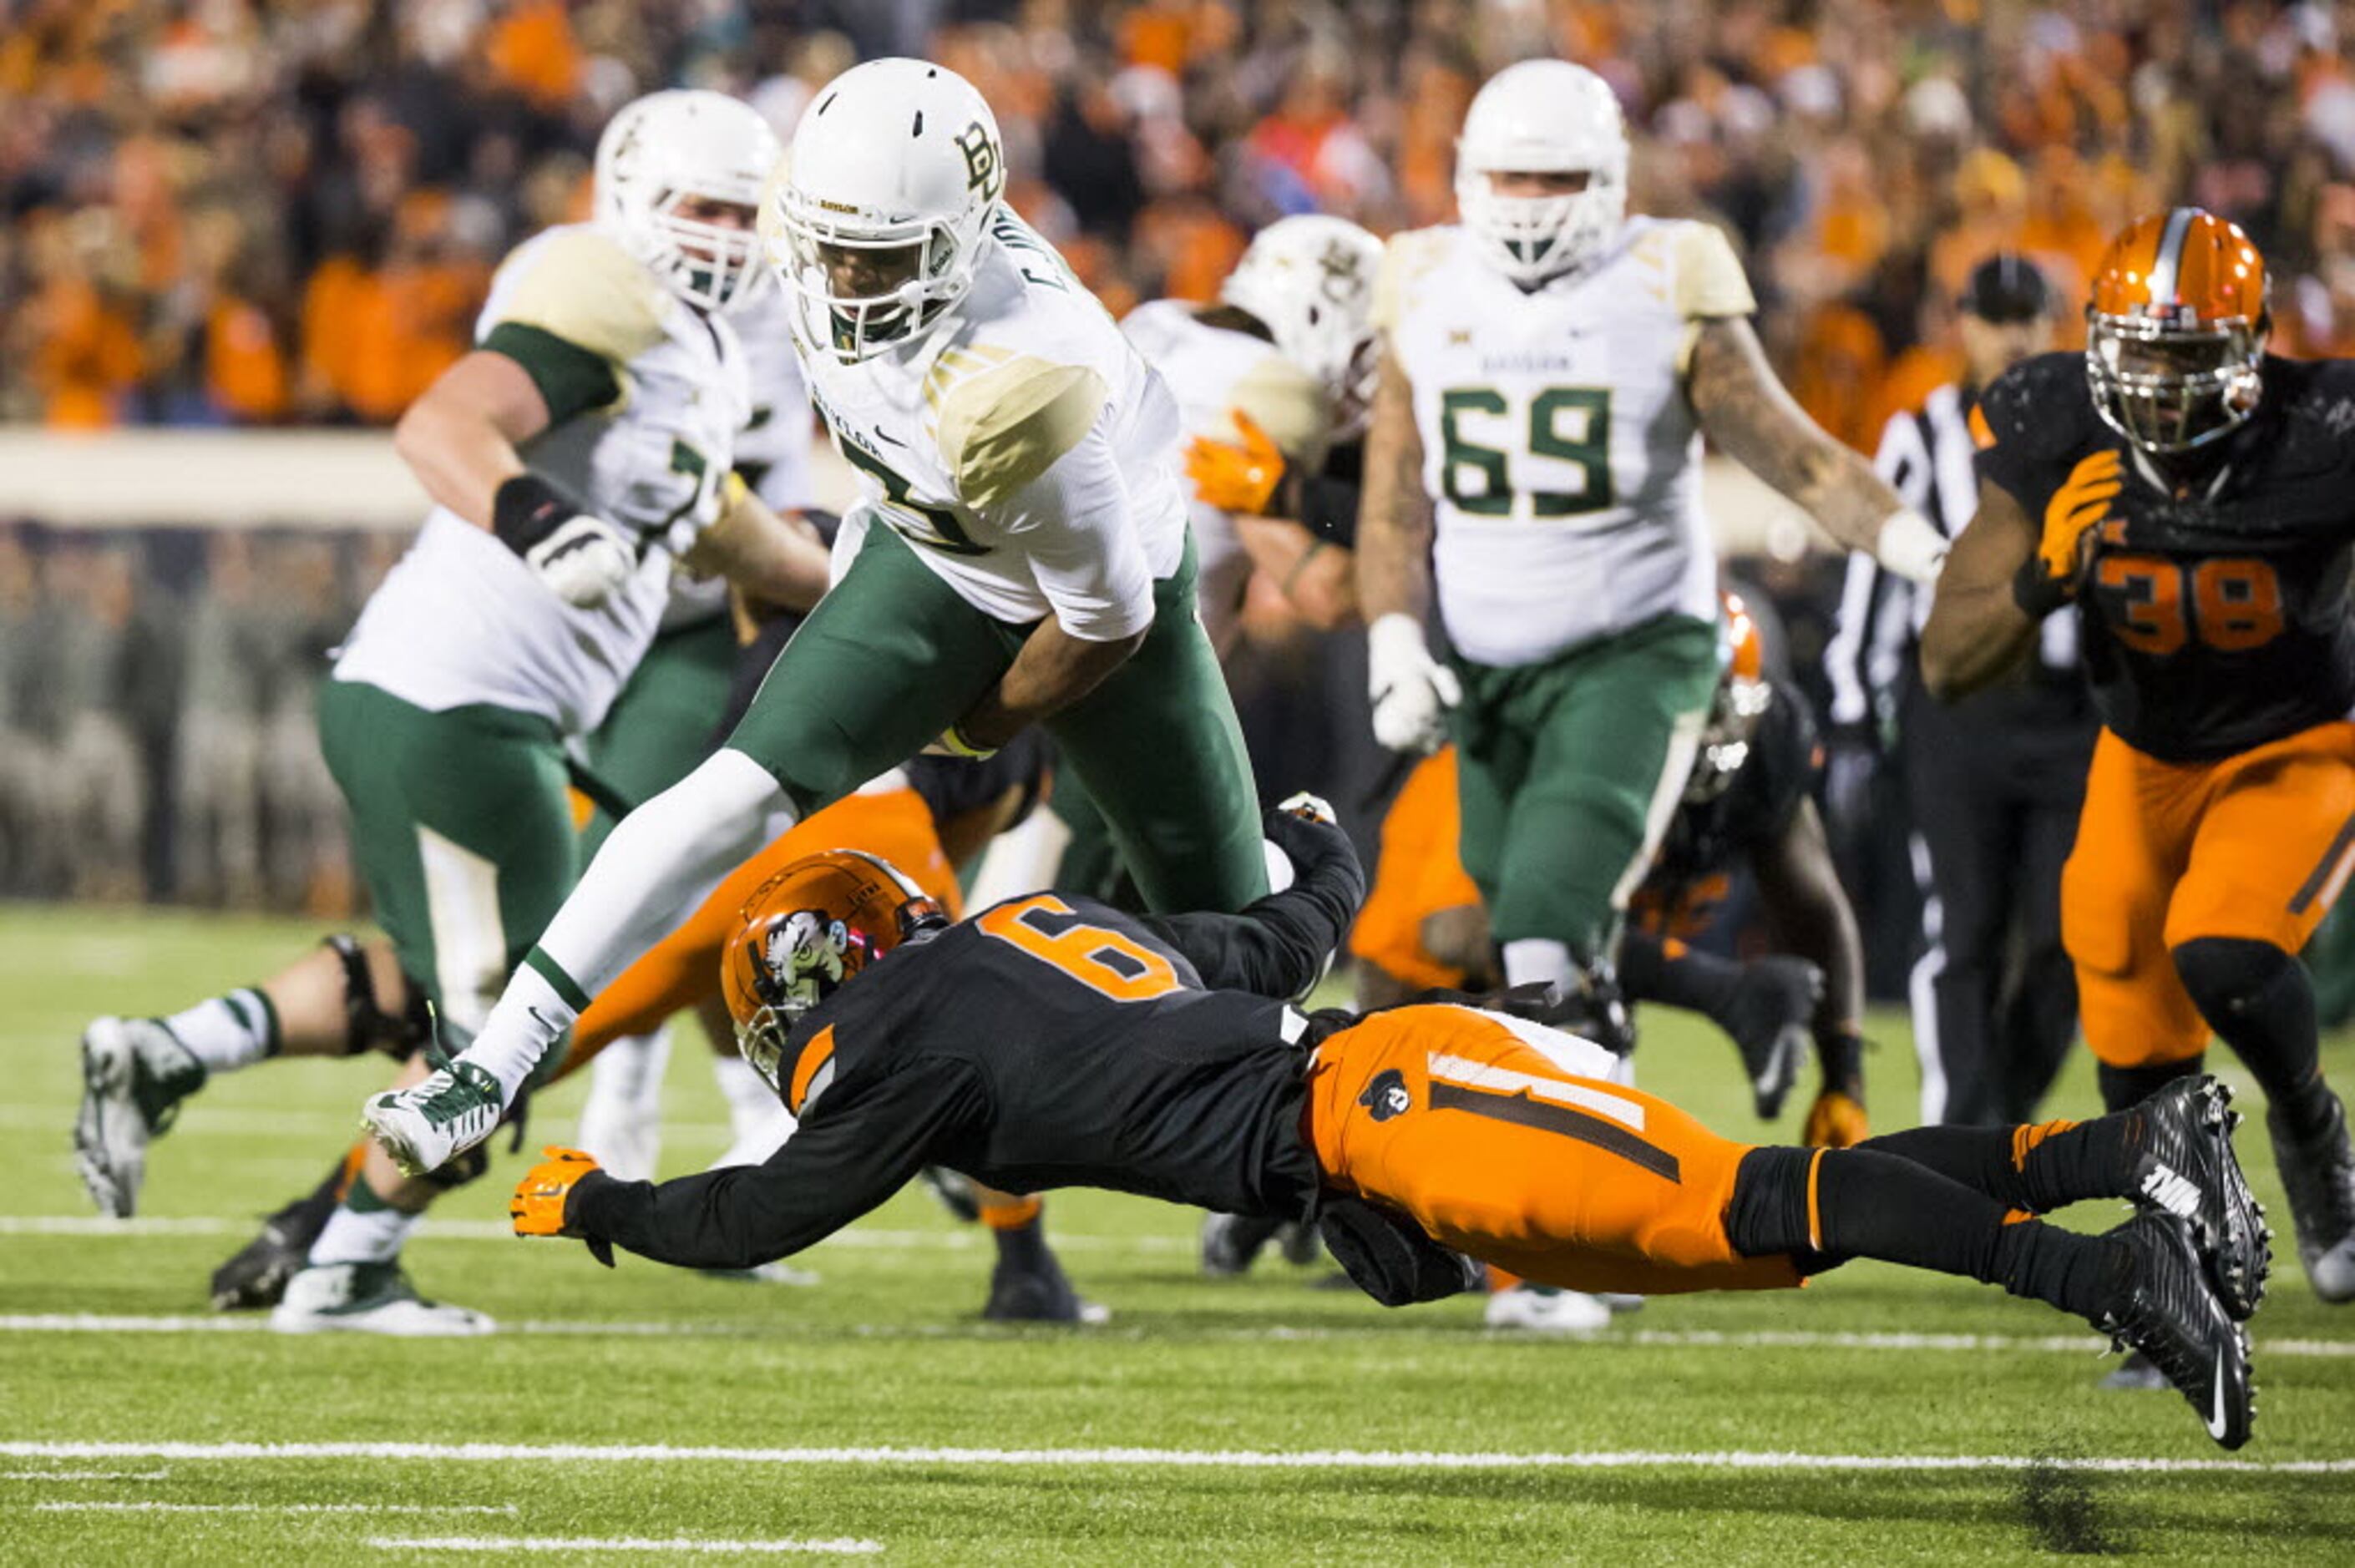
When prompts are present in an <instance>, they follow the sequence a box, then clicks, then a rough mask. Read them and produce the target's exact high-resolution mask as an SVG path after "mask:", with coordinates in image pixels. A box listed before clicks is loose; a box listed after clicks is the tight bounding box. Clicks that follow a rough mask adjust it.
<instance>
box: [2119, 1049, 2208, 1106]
mask: <svg viewBox="0 0 2355 1568" xmlns="http://www.w3.org/2000/svg"><path fill="white" fill-rule="evenodd" d="M2207 1062H2208V1056H2207V1053H2205V1052H2202V1053H2200V1054H2199V1055H2197V1056H2187V1057H2185V1058H2184V1059H2183V1060H2182V1061H2180V1062H2161V1063H2158V1065H2155V1066H2149V1067H2113V1066H2111V1065H2109V1064H2108V1063H2107V1062H2104V1063H2102V1064H2100V1065H2098V1066H2097V1067H2095V1068H2094V1076H2095V1077H2096V1078H2097V1079H2099V1080H2100V1082H2101V1086H2102V1108H2103V1109H2105V1110H2112V1111H2122V1110H2132V1109H2134V1107H2137V1106H2138V1105H2140V1104H2142V1102H2143V1101H2145V1100H2147V1099H2148V1098H2150V1097H2151V1096H2153V1095H2155V1094H2157V1093H2158V1091H2159V1090H2161V1089H2163V1088H2165V1087H2167V1086H2168V1085H2169V1084H2171V1083H2173V1082H2175V1080H2176V1079H2178V1078H2188V1077H2190V1075H2192V1074H2194V1073H2197V1072H2200V1071H2201V1070H2203V1069H2204V1068H2205V1067H2206V1065H2207Z"/></svg>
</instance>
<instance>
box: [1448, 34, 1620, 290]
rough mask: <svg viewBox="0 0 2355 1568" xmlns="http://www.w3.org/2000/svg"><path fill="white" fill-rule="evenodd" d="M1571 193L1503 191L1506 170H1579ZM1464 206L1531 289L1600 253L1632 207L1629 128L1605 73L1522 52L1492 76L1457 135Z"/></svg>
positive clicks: (1493, 251)
mask: <svg viewBox="0 0 2355 1568" xmlns="http://www.w3.org/2000/svg"><path fill="white" fill-rule="evenodd" d="M1575 173H1583V174H1584V175H1586V188H1585V189H1584V190H1582V191H1579V192H1577V193H1576V194H1574V195H1570V196H1498V195H1497V192H1496V189H1495V187H1494V185H1492V184H1491V182H1490V176H1491V175H1498V174H1575ZM1455 205H1456V207H1457V208H1458V209H1459V210H1460V211H1461V212H1462V213H1463V215H1464V227H1465V228H1468V229H1470V230H1471V231H1472V234H1473V236H1474V237H1475V238H1477V239H1478V240H1479V242H1480V245H1481V249H1483V250H1485V251H1486V252H1487V257H1488V260H1490V261H1492V262H1494V263H1495V264H1496V266H1497V269H1498V270H1501V271H1502V272H1503V273H1504V274H1505V276H1507V277H1508V278H1510V279H1511V280H1512V281H1514V282H1516V283H1518V284H1520V285H1521V286H1522V287H1524V288H1534V287H1535V286H1537V285H1538V284H1540V283H1542V282H1544V281H1547V280H1548V279H1550V278H1557V277H1560V276H1561V274H1563V273H1565V272H1569V271H1572V270H1576V269H1578V268H1580V267H1582V266H1584V265H1585V264H1586V263H1587V262H1589V261H1591V260H1593V259H1594V257H1595V255H1596V253H1597V252H1599V251H1600V250H1601V249H1603V247H1604V245H1605V244H1607V243H1608V242H1609V241H1610V238H1611V237H1612V236H1613V235H1614V234H1615V233H1617V232H1618V229H1619V225H1620V222H1621V220H1622V219H1624V218H1625V217H1626V215H1627V127H1626V123H1625V121H1624V120H1623V119H1622V118H1621V116H1620V113H1619V101H1618V100H1617V99H1616V98H1614V97H1613V96H1612V93H1611V89H1610V88H1609V86H1608V85H1606V84H1605V83H1604V79H1602V78H1601V77H1599V76H1597V75H1595V74H1594V73H1593V71H1591V70H1588V69H1586V68H1585V67H1584V66H1576V65H1572V64H1571V63H1570V62H1569V61H1568V60H1523V61H1521V63H1520V64H1518V65H1512V66H1507V67H1506V68H1505V69H1503V70H1500V71H1498V72H1497V74H1496V75H1495V76H1492V77H1490V78H1489V79H1488V81H1487V85H1486V86H1485V87H1483V88H1481V89H1480V91H1479V93H1478V95H1477V96H1476V97H1475V98H1474V99H1473V100H1472V110H1471V112H1470V113H1468V114H1466V115H1465V117H1464V134H1463V135H1462V136H1461V137H1460V138H1458V139H1457V141H1456V143H1455Z"/></svg>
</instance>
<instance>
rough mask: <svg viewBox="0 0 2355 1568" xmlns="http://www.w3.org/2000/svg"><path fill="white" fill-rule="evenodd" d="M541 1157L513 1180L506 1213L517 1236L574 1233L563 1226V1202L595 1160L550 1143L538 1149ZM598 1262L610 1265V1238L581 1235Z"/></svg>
mask: <svg viewBox="0 0 2355 1568" xmlns="http://www.w3.org/2000/svg"><path fill="white" fill-rule="evenodd" d="M539 1152H540V1153H541V1154H542V1155H543V1156H544V1157H545V1158H543V1159H542V1160H540V1162H539V1163H538V1164H537V1165H535V1166H533V1167H532V1168H531V1169H530V1170H528V1171H525V1172H524V1175H523V1180H522V1181H518V1182H517V1183H516V1190H515V1196H514V1197H513V1198H510V1199H509V1200H507V1217H508V1218H509V1219H511V1220H513V1221H514V1222H515V1233H516V1234H517V1235H519V1236H561V1235H570V1234H574V1233H572V1232H570V1231H567V1230H566V1229H565V1228H564V1204H565V1202H566V1200H568V1199H569V1198H570V1197H571V1196H572V1189H573V1188H575V1187H577V1186H579V1185H580V1184H581V1178H582V1177H583V1176H586V1175H588V1174H589V1173H590V1172H591V1171H594V1170H596V1169H597V1161H596V1160H594V1159H592V1158H591V1157H590V1156H588V1155H586V1154H583V1153H581V1150H577V1149H561V1148H559V1147H558V1146H557V1145H555V1144H553V1143H551V1144H549V1145H548V1146H547V1147H546V1148H544V1149H542V1150H540V1151H539ZM583 1239H584V1240H587V1241H588V1242H589V1250H590V1251H591V1253H594V1254H595V1255H596V1257H597V1261H598V1262H599V1263H602V1264H603V1265H604V1266H606V1267H608V1268H611V1267H613V1244H611V1243H610V1242H605V1241H601V1240H598V1239H595V1238H583Z"/></svg>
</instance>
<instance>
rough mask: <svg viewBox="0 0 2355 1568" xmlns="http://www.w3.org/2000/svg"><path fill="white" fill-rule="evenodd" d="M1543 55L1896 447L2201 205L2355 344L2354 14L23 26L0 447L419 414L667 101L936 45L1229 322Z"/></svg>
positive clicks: (259, 10)
mask: <svg viewBox="0 0 2355 1568" xmlns="http://www.w3.org/2000/svg"><path fill="white" fill-rule="evenodd" d="M1549 50H1550V51H1556V52H1559V53H1561V54H1563V55H1565V56H1567V57H1568V58H1574V59H1578V60H1581V61H1583V62H1585V63H1588V64H1590V65H1592V66H1593V67H1594V68H1595V69H1598V70H1600V71H1601V72H1602V73H1603V74H1604V76H1605V77H1606V78H1607V79H1609V80H1610V81H1611V82H1612V83H1613V85H1614V87H1615V88H1616V89H1617V90H1618V91H1619V93H1620V96H1621V98H1622V100H1623V101H1624V102H1625V106H1626V109H1627V111H1628V118H1629V122H1630V125H1631V127H1632V128H1633V129H1634V131H1635V132H1636V143H1637V157H1636V186H1637V189H1636V202H1637V206H1638V207H1639V208H1646V209H1649V210H1653V211H1658V212H1665V213H1671V214H1678V215H1702V216H1708V217H1714V218H1716V219H1718V220H1720V221H1721V222H1722V223H1724V224H1725V225H1726V226H1727V227H1728V228H1730V229H1732V231H1733V232H1734V233H1735V235H1736V236H1737V237H1738V238H1739V240H1740V242H1741V245H1742V249H1743V251H1744V253H1745V255H1746V259H1747V260H1748V262H1749V264H1750V267H1751V269H1752V273H1753V278H1754V279H1755V281H1756V282H1757V284H1758V286H1759V290H1760V292H1761V295H1762V297H1763V299H1764V302H1765V305H1766V309H1765V313H1764V324H1765V326H1766V327H1767V328H1768V329H1769V330H1768V334H1767V335H1768V339H1769V344H1770V347H1771V348H1772V350H1773V351H1774V354H1775V355H1777V356H1778V358H1779V359H1780V360H1781V362H1782V366H1783V368H1784V369H1785V372H1786V374H1787V375H1788V376H1791V378H1792V379H1793V381H1794V384H1795V386H1796V389H1797V390H1798V391H1799V392H1800V394H1801V396H1802V397H1803V400H1805V401H1806V403H1807V404H1808V405H1809V407H1810V408H1812V409H1813V411H1814V412H1816V413H1817V416H1818V417H1819V418H1821V419H1823V421H1824V422H1825V423H1826V424H1827V425H1828V426H1829V427H1830V428H1831V429H1834V430H1835V431H1836V432H1837V433H1838V434H1840V435H1842V436H1843V437H1845V438H1847V439H1849V440H1852V441H1855V442H1857V443H1858V444H1859V445H1865V444H1869V443H1870V439H1871V437H1872V435H1873V434H1874V433H1875V432H1876V430H1877V429H1878V426H1879V422H1880V419H1881V417H1882V415H1883V414H1884V413H1885V412H1886V411H1887V410H1889V409H1890V408H1895V407H1902V406H1903V405H1904V404H1905V403H1906V402H1907V400H1908V399H1909V398H1911V397H1917V396H1919V394H1920V393H1921V392H1922V391H1923V390H1924V389H1926V388H1927V387H1930V386H1933V385H1934V384H1935V383H1936V382H1937V381H1939V380H1941V379H1944V378H1945V377H1946V376H1948V375H1950V374H1951V372H1952V369H1953V344H1952V338H1953V323H1952V320H1951V316H1952V309H1951V302H1952V298H1953V295H1954V292H1955V288H1956V287H1957V286H1958V285H1959V283H1960V281H1961V280H1962V276H1963V273H1964V271H1965V270H1966V269H1967V268H1968V266H1969V265H1970V263H1971V262H1972V261H1973V260H1977V258H1979V257H1982V256H1985V255H1987V254H1988V253H1990V252H1991V251H1993V250H1995V249H2021V250H2025V251H2027V252H2028V253H2030V254H2031V255H2033V256H2036V257H2038V258H2039V259H2041V260H2045V261H2046V262H2048V263H2049V264H2050V266H2051V270H2052V271H2053V273H2054V275H2055V277H2056V280H2057V281H2060V282H2061V283H2062V288H2063V291H2064V294H2065V293H2067V292H2071V291H2073V290H2074V288H2075V286H2076V283H2077V281H2080V280H2082V279H2083V276H2084V274H2085V272H2086V270H2087V269H2088V267H2089V266H2090V264H2091V262H2092V260H2093V259H2094V256H2095V254H2096V253H2097V252H2098V250H2099V249H2100V246H2101V244H2102V242H2103V239H2104V238H2105V235H2106V234H2107V233H2109V232H2110V231H2111V230H2113V229H2114V228H2115V227H2117V225H2118V224H2119V223H2120V222H2121V221H2122V220H2124V219H2125V218H2126V217H2127V216H2128V215H2129V214H2131V213H2133V212H2135V211H2136V210H2137V209H2139V208H2142V207H2148V206H2150V205H2153V204H2154V203H2156V202H2158V201H2159V200H2161V199H2163V198H2167V197H2170V196H2177V195H2189V196H2194V197H2196V198H2197V199H2199V200H2200V201H2202V202H2204V203H2205V204H2207V205H2208V206H2210V207H2213V208H2215V209H2216V210H2218V211H2221V212H2222V213H2224V214H2226V215H2228V216H2230V217H2233V218H2236V219H2238V220H2239V221H2241V222H2242V223H2243V224H2244V225H2246V226H2248V228H2250V229H2251V231H2252V232H2253V233H2254V235H2255V236H2256V237H2257V238H2258V240H2259V242H2260V243H2261V244H2262V245H2264V247H2265V249H2266V250H2267V252H2268V254H2270V255H2271V256H2272V257H2273V259H2274V260H2275V266H2276V268H2277V269H2278V271H2279V278H2280V281H2279V286H2278V288H2277V290H2276V296H2275V308H2276V312H2277V314H2278V317H2279V322H2280V332H2279V334H2277V335H2278V338H2279V341H2280V342H2281V343H2282V344H2284V345H2285V346H2286V348H2288V349H2289V350H2291V351H2292V352H2297V353H2330V352H2336V351H2339V349H2341V348H2342V347H2345V346H2348V345H2350V344H2355V65H2351V64H2350V60H2355V5H2322V4H2307V5H2277V4H2272V3H2257V0H2083V3H2079V4H2073V5H2037V4H2030V3H2023V0H1640V3H1639V0H1357V3H1351V4H1338V3H1331V0H1324V3H1320V0H1128V3H1125V4H1123V3H1110V4H1090V3H1083V0H871V3H862V4H853V3H851V0H578V3H575V4H570V5H567V4H562V3H560V0H384V3H370V0H178V3H173V0H0V219H5V221H0V418H7V419H17V420H41V421H47V422H48V423H51V424H54V425H60V426H90V425H105V424H113V423H181V424H187V423H213V422H234V423H276V422H314V421H353V422H361V423H383V422H386V421H388V420H389V419H390V418H393V417H394V416H395V415H396V414H397V413H398V412H399V410H400V408H402V407H403V406H404V405H405V404H406V402H407V401H408V400H409V399H410V397H412V396H413V395H414V394H415V393H416V392H417V391H418V390H419V389H420V388H421V387H423V386H424V385H425V384H426V383H427V382H428V381H430V380H431V379H432V376H433V375H434V373H435V372H436V371H437V370H438V369H439V368H440V367H441V366H442V365H444V364H445V363H447V362H448V361H449V360H450V359H451V358H452V357H453V356H454V355H457V354H458V353H460V352H461V351H462V350H463V348H464V345H465V344H466V341H467V338H468V334H469V328H470V326H471V323H472V318H473V315H474V311H475V309H476V308H477V305H478V302H479V301H480V299H481V296H482V292H483V286H484V282H485V278H486V276H487V274H488V270H489V269H490V268H491V267H493V266H494V265H496V261H497V260H498V258H499V256H500V255H501V254H502V253H503V252H504V251H505V250H506V249H507V248H508V247H509V246H510V245H512V244H514V243H515V242H516V241H517V240H518V239H519V238H522V237H524V236H525V235H527V234H528V233H529V232H531V231H532V230H534V229H536V228H539V227H541V226H543V225H546V224H548V223H550V222H555V221H559V220H560V219H563V218H566V217H574V216H578V215H579V214H581V212H582V211H583V210H584V206H585V203H586V200H587V191H588V173H589V160H588V154H589V152H590V150H591V147H592V146H593V144H594V142H595V137H596V133H597V130H598V128H599V126H600V125H601V124H602V122H603V121H604V119H605V117H606V116H607V115H608V114H609V113H610V112H611V111H612V110H613V108H614V107H615V106H616V105H618V104H620V103H621V102H623V101H625V100H627V99H629V98H630V97H632V96H634V95H635V94H637V93H639V92H642V91H645V90H650V89H653V88H655V87H659V86H664V85H668V84H687V85H696V86H708V87H718V88H722V89H726V90H733V91H737V92H741V93H743V94H745V95H747V96H748V97H749V98H751V101H754V102H755V103H757V104H758V105H760V107H761V108H762V111H764V112H765V113H767V114H768V115H769V116H770V117H771V118H772V119H773V121H774V122H776V123H777V125H778V126H779V128H780V130H781V131H785V130H790V128H791V126H792V123H793V122H794V118H795V116H796V115H797V114H798V112H799V111H800V109H801V107H802V105H803V103H804V102H805V101H806V100H807V97H808V95H809V92H810V90H811V88H812V86H813V84H815V83H816V82H820V81H823V80H824V79H826V78H828V77H829V76H831V75H833V74H835V73H836V72H837V71H838V70H840V69H843V68H844V67H846V66H847V65H848V64H849V63H851V62H852V61H854V60H855V59H857V58H861V57H865V56H872V55H876V54H880V53H887V52H900V53H929V54H931V55H932V56H934V57H936V58H940V59H942V60H943V61H945V62H947V63H949V64H951V65H953V66H954V67H955V68H956V69H959V70H961V71H963V72H964V73H965V74H966V75H967V76H968V77H970V78H972V79H974V80H975V82H976V83H977V84H978V85H979V86H980V87H981V89H982V90H983V91H984V92H985V93H986V94H987V96H988V97H989V99H990V101H991V102H992V103H993V104H994V105H995V106H996V110H997V112H998V115H999V119H1000V122H1001V124H1002V126H1003V128H1004V131H1005V133H1006V140H1007V152H1008V158H1009V162H1010V164H1011V166H1012V169H1013V171H1014V173H1015V175H1016V179H1015V183H1014V185H1013V187H1012V195H1013V199H1014V200H1015V202H1016V204H1017V205H1018V207H1020V208H1021V209H1022V210H1023V211H1024V212H1025V213H1026V214H1027V215H1028V216H1029V217H1031V218H1032V219H1033V220H1034V221H1035V222H1037V223H1038V224H1039V226H1040V227H1041V228H1044V229H1045V230H1046V231H1047V232H1048V233H1049V234H1050V235H1051V236H1053V237H1054V238H1057V239H1058V240H1059V241H1060V242H1062V243H1064V244H1065V245H1067V246H1068V247H1069V248H1070V249H1071V252H1072V259H1073V260H1074V261H1075V263H1076V264H1077V265H1078V267H1079V269H1080V270H1081V272H1082V276H1084V277H1085V278H1086V279H1087V280H1088V281H1090V282H1091V283H1092V285H1093V286H1094V287H1096V288H1097V289H1098V290H1099V291H1101V292H1102V293H1103V296H1104V298H1105V300H1106V302H1107V303H1109V304H1111V305H1112V306H1113V307H1114V310H1115V311H1117V310H1120V309H1123V308H1124V307H1125V306H1126V305H1128V304H1130V303H1133V302H1135V301H1137V300H1139V299H1144V298H1150V297H1153V296H1156V295H1160V294H1174V295H1177V296H1181V297H1187V298H1199V297H1202V296H1204V295H1206V294H1208V293H1209V291H1211V290H1212V289H1213V288H1214V287H1215V286H1216V284H1217V281H1218V280H1219V279H1220V276H1221V275H1222V274H1223V273H1224V271H1225V270H1226V269H1227V267H1228V265H1229V263H1230V262H1231V260H1233V258H1234V257H1235V255H1236V254H1237V253H1238V251H1239V250H1240V249H1241V244H1242V242H1243V239H1244V238H1245V236H1246V235H1247V234H1248V233H1249V231H1250V230H1251V229H1252V228H1254V227H1255V226H1257V225H1258V224H1260V223H1263V222H1264V221H1265V220H1267V219H1268V218H1270V217H1273V216H1276V215H1278V214H1281V213H1285V212H1295V211H1301V210H1306V209H1311V208H1319V209H1323V210H1327V211H1335V212H1339V213H1343V214H1346V215H1348V216H1350V217H1357V218H1359V219H1360V220H1361V221H1363V222H1365V223H1367V224H1369V226H1370V227H1373V228H1377V229H1379V230H1389V229H1391V228H1399V227H1402V226H1407V225H1414V224H1422V223H1428V222H1433V221H1435V220H1438V219H1441V218H1444V217H1446V216H1447V215H1448V213H1449V210H1450V207H1451V205H1452V199H1453V198H1452V196H1451V185H1450V181H1451V175H1452V144H1453V137H1454V133H1455V127H1456V124H1457V122H1458V121H1459V119H1460V117H1461V115H1462V112H1463V110H1464V107H1465V103H1466V102H1467V101H1469V99H1470V96H1471V94H1472V91H1473V90H1474V89H1475V88H1476V86H1477V85H1478V83H1479V82H1480V80H1481V79H1483V78H1484V77H1485V76H1486V75H1487V73H1488V72H1490V71H1491V70H1493V69H1496V68H1497V67H1498V66H1499V65H1502V64H1504V63H1507V62H1508V61H1509V60H1511V59H1514V58H1519V57H1521V56H1524V55H1529V54H1532V53H1539V52H1544V51H1549Z"/></svg>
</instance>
